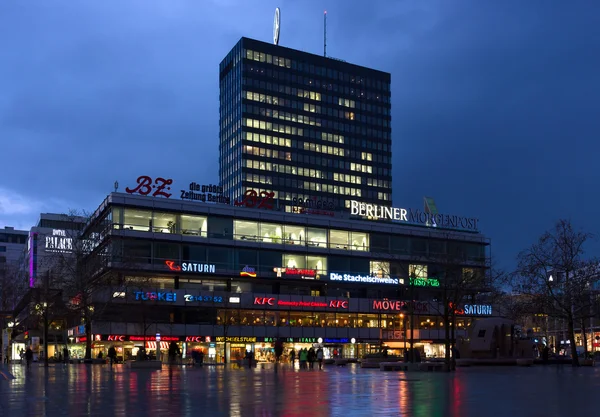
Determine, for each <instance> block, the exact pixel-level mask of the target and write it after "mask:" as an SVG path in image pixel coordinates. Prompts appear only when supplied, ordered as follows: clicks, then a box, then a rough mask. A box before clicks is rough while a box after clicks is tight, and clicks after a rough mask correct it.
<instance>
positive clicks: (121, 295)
mask: <svg viewBox="0 0 600 417" xmlns="http://www.w3.org/2000/svg"><path fill="white" fill-rule="evenodd" d="M113 298H125V291H115V292H113Z"/></svg>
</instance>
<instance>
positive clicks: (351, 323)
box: [336, 314, 357, 327]
mask: <svg viewBox="0 0 600 417" xmlns="http://www.w3.org/2000/svg"><path fill="white" fill-rule="evenodd" d="M336 319H337V321H338V323H337V327H355V326H356V322H357V320H356V315H354V314H337V315H336Z"/></svg>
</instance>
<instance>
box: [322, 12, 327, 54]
mask: <svg viewBox="0 0 600 417" xmlns="http://www.w3.org/2000/svg"><path fill="white" fill-rule="evenodd" d="M323 56H324V57H327V10H325V13H323Z"/></svg>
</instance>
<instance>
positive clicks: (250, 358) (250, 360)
mask: <svg viewBox="0 0 600 417" xmlns="http://www.w3.org/2000/svg"><path fill="white" fill-rule="evenodd" d="M253 357H254V354H253V353H252V351H251V350H247V351H246V359H248V368H252V358H253Z"/></svg>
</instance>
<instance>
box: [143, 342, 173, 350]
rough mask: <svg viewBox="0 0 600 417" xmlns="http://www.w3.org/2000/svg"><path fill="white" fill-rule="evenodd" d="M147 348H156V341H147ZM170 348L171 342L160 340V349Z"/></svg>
mask: <svg viewBox="0 0 600 417" xmlns="http://www.w3.org/2000/svg"><path fill="white" fill-rule="evenodd" d="M146 349H150V350H156V342H146ZM167 349H169V342H160V350H167Z"/></svg>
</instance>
